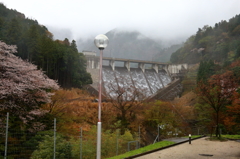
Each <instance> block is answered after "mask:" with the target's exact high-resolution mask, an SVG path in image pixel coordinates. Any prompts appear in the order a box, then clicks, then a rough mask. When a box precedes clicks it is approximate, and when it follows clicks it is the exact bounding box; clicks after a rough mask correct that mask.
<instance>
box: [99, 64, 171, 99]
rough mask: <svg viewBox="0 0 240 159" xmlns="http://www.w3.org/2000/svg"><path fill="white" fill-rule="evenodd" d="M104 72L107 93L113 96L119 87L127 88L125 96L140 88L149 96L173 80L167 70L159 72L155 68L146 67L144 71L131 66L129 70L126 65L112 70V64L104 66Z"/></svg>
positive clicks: (116, 93) (104, 84)
mask: <svg viewBox="0 0 240 159" xmlns="http://www.w3.org/2000/svg"><path fill="white" fill-rule="evenodd" d="M102 74H103V76H102V78H103V79H102V80H103V86H104V90H105V94H107V95H109V96H111V97H116V96H117V95H118V92H117V91H118V90H119V89H123V90H125V92H124V93H125V96H131V95H132V94H131V93H132V92H134V90H139V91H142V92H143V93H144V94H145V96H146V97H149V96H151V95H152V94H154V93H156V92H157V91H158V90H159V89H161V88H163V87H165V86H166V85H167V84H169V83H170V82H171V78H170V76H169V75H168V74H167V72H166V71H165V70H159V71H158V73H157V72H156V71H155V70H153V69H145V71H144V72H143V71H142V70H141V69H140V68H131V69H130V71H128V69H127V68H124V67H115V70H112V67H110V66H103V71H102Z"/></svg>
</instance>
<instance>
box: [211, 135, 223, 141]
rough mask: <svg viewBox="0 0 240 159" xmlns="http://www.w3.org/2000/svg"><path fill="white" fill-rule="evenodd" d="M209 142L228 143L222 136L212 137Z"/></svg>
mask: <svg viewBox="0 0 240 159" xmlns="http://www.w3.org/2000/svg"><path fill="white" fill-rule="evenodd" d="M207 140H210V141H227V139H226V138H224V137H222V136H221V137H216V136H212V137H209V138H207Z"/></svg>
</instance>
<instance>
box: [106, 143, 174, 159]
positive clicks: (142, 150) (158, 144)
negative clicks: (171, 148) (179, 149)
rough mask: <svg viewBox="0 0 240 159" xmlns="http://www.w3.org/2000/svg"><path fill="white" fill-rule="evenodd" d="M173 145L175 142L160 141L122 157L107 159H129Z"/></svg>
mask: <svg viewBox="0 0 240 159" xmlns="http://www.w3.org/2000/svg"><path fill="white" fill-rule="evenodd" d="M174 143H175V142H172V141H160V142H157V143H155V144H151V145H148V146H145V147H142V148H140V149H137V150H133V151H129V152H126V153H124V154H122V155H118V156H114V157H111V158H109V159H122V158H126V157H129V156H133V155H137V154H140V153H144V152H147V151H151V150H154V149H158V148H161V147H165V146H168V145H172V144H174Z"/></svg>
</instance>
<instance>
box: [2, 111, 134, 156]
mask: <svg viewBox="0 0 240 159" xmlns="http://www.w3.org/2000/svg"><path fill="white" fill-rule="evenodd" d="M47 122H48V123H50V125H51V126H50V127H51V129H49V130H44V131H29V128H26V127H21V126H19V124H18V121H17V120H15V117H14V116H10V114H9V113H7V115H6V117H0V159H30V158H31V159H43V158H44V159H67V158H69V159H79V158H80V159H83V158H84V159H92V158H96V143H95V142H96V139H95V138H92V139H87V137H86V136H84V133H83V131H82V128H80V129H79V136H74V137H69V136H68V137H66V136H63V135H62V134H60V133H58V132H57V127H58V125H57V119H54V120H52V121H47ZM19 123H20V122H19ZM16 125H18V128H17V129H16V127H17V126H16ZM93 135H94V132H93ZM131 140H132V139H131ZM129 141H130V139H126V140H125V139H124V137H122V138H121V135H120V134H119V131H116V132H115V133H109V134H108V136H106V135H105V137H104V136H103V137H102V157H103V158H106V157H110V156H115V155H118V154H121V153H124V152H127V151H128V147H127V146H128V145H127V144H128V142H129Z"/></svg>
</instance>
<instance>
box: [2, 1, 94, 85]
mask: <svg viewBox="0 0 240 159" xmlns="http://www.w3.org/2000/svg"><path fill="white" fill-rule="evenodd" d="M0 40H1V41H4V42H5V43H7V44H9V45H17V48H18V49H17V51H18V53H17V54H16V55H17V56H19V57H21V58H22V59H24V60H27V61H29V62H31V63H33V64H35V65H37V66H38V68H39V69H42V70H43V71H44V72H45V73H46V75H47V76H48V77H50V78H52V79H54V80H57V81H58V83H59V84H60V85H61V86H62V87H64V88H69V87H82V85H84V84H89V83H91V82H92V80H91V76H90V74H89V73H87V72H86V60H85V58H84V56H83V54H81V53H78V50H77V45H76V42H75V41H74V40H73V41H72V42H69V40H68V39H64V40H63V41H61V40H55V41H54V40H53V35H52V33H50V32H49V31H48V29H47V28H46V27H45V26H43V25H40V24H39V23H38V22H37V20H32V19H28V18H25V15H24V14H22V13H19V12H17V11H16V10H10V9H8V8H6V7H5V6H4V4H2V3H0Z"/></svg>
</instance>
